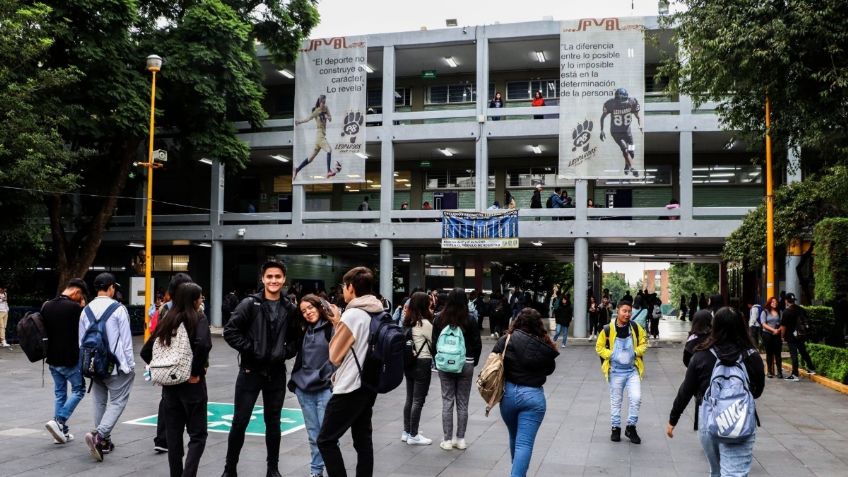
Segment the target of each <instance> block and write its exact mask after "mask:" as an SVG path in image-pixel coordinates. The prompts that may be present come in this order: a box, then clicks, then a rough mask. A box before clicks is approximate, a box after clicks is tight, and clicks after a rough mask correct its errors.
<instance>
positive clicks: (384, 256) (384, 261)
mask: <svg viewBox="0 0 848 477" xmlns="http://www.w3.org/2000/svg"><path fill="white" fill-rule="evenodd" d="M393 254H394V252H393V247H392V241H391V239H382V240H380V294H381V295H383V296H384V297H386V298H388V299H389V300H392V292H393V290H392V273H393V269H394V267H393V266H394V261H393V260H392V256H393Z"/></svg>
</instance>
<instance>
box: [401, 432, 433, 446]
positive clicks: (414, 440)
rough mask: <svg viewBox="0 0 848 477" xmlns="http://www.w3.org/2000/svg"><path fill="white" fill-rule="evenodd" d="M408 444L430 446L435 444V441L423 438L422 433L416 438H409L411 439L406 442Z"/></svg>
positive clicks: (415, 436)
mask: <svg viewBox="0 0 848 477" xmlns="http://www.w3.org/2000/svg"><path fill="white" fill-rule="evenodd" d="M406 443H407V444H409V445H411V446H429V445H430V444H432V443H433V439H427V438H426V437H424V436H422V435H421V433H418V434H416V435H414V436H409V439H407V440H406Z"/></svg>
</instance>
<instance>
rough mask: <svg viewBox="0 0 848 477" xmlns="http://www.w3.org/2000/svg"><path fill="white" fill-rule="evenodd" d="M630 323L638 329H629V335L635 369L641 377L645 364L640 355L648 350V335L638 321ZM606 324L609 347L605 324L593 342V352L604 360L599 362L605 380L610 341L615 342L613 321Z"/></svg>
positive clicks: (607, 373)
mask: <svg viewBox="0 0 848 477" xmlns="http://www.w3.org/2000/svg"><path fill="white" fill-rule="evenodd" d="M630 323H632V324H633V325H634V326H635V327H636V329H637V330H638V333H633V330H632V329H631V333H630V336H631V337H632V338H633V349H634V351H635V352H636V369H637V370H639V378H641V377H642V375H643V374H644V373H645V364H644V363H643V362H642V356H644V355H645V352H646V351H648V337H647V335H646V333H645V329H644V328H642V327H641V326H639V323H636V322H635V321H631V322H630ZM608 326H609V335H610V336H609V343H611V344H610V345H609V347H607V346H608V345H607V335H606V329H607V327H606V326H605V327H604V330H603V331H601V332H600V333H599V334H598V341H596V342H595V352H597V353H598V356H600V357H601V359H603V360H604V362H603V363H601V371H602V372H603V373H604V377H605V378H607V381H609V370H610V358H611V357H612V349H611V348H612V346H613V345H612V343H615V322H613V323H610V324H609V325H608ZM636 334H638V335H639V337H638V338H637V337H636V336H635V335H636Z"/></svg>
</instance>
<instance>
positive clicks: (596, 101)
mask: <svg viewBox="0 0 848 477" xmlns="http://www.w3.org/2000/svg"><path fill="white" fill-rule="evenodd" d="M643 31H644V26H643V20H642V19H641V18H601V19H594V18H584V19H581V20H572V21H564V22H562V31H561V33H560V60H559V61H560V65H559V67H560V102H559V104H560V113H559V124H560V126H559V128H560V130H559V175H560V176H562V177H568V178H572V179H604V178H620V179H625V178H631V177H641V176H642V175H643V174H644V169H645V151H644V144H645V136H644V133H643V132H642V130H643V120H644V118H643V116H642V104H643V102H644V98H645V41H644V37H643Z"/></svg>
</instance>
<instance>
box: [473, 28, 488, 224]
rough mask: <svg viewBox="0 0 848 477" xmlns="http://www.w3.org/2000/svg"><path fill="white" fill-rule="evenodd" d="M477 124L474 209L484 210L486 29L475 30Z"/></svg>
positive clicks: (486, 154)
mask: <svg viewBox="0 0 848 477" xmlns="http://www.w3.org/2000/svg"><path fill="white" fill-rule="evenodd" d="M476 81H477V85H476V89H477V118H478V119H477V122H478V124H479V125H480V129H479V132H480V137H479V138H477V147H476V148H475V149H476V150H475V171H476V174H475V175H474V177H475V181H474V208H475V209H477V210H486V208H488V207H489V204H487V203H486V202H488V200H487V195H488V194H487V193H488V188H489V141H488V127H487V124H486V116H487V111H488V108H489V40H488V38H486V28H485V27H483V28H480V29H478V30H477V80H476Z"/></svg>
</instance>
